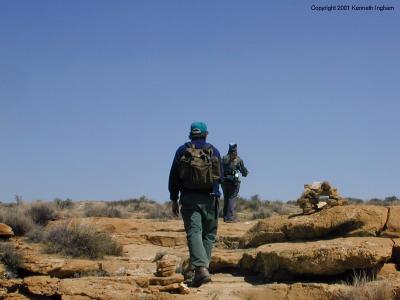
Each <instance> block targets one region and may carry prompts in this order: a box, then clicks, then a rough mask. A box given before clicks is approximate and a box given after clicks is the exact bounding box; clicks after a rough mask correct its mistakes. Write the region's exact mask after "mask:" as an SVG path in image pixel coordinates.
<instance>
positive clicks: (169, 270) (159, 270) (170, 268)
mask: <svg viewBox="0 0 400 300" xmlns="http://www.w3.org/2000/svg"><path fill="white" fill-rule="evenodd" d="M175 270H176V266H169V267H164V268H157V272H171V271H175Z"/></svg>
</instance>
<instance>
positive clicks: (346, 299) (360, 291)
mask: <svg viewBox="0 0 400 300" xmlns="http://www.w3.org/2000/svg"><path fill="white" fill-rule="evenodd" d="M340 298H341V299H343V300H392V299H395V291H394V286H393V284H392V283H391V282H390V281H387V280H374V278H370V277H369V276H367V275H366V274H365V273H360V274H354V276H353V280H352V283H351V284H349V289H348V291H347V292H346V293H345V294H344V295H342V296H341V297H340Z"/></svg>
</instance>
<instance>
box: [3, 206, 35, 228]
mask: <svg viewBox="0 0 400 300" xmlns="http://www.w3.org/2000/svg"><path fill="white" fill-rule="evenodd" d="M0 222H1V223H4V224H7V225H8V226H10V227H11V228H12V230H13V231H14V233H15V234H16V235H24V234H25V233H27V232H28V231H30V230H31V229H32V228H33V227H34V223H33V221H32V219H31V218H30V217H29V216H28V217H27V216H26V208H25V206H22V205H14V206H4V207H2V208H1V210H0Z"/></svg>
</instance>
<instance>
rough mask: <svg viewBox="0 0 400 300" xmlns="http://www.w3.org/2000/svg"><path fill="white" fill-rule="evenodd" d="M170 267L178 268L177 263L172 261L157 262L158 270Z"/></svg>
mask: <svg viewBox="0 0 400 300" xmlns="http://www.w3.org/2000/svg"><path fill="white" fill-rule="evenodd" d="M168 267H174V268H175V267H176V262H175V261H171V260H163V259H161V260H159V261H157V269H162V268H168Z"/></svg>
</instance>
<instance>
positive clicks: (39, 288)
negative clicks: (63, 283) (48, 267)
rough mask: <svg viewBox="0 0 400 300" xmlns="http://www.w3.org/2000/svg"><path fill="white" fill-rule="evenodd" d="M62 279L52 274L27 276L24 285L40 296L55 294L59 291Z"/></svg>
mask: <svg viewBox="0 0 400 300" xmlns="http://www.w3.org/2000/svg"><path fill="white" fill-rule="evenodd" d="M59 285H60V279H58V278H52V277H50V276H30V277H25V278H24V280H23V286H24V287H25V288H26V289H27V290H28V291H29V292H30V293H32V294H34V295H40V296H49V297H50V296H55V295H57V294H58V293H59Z"/></svg>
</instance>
